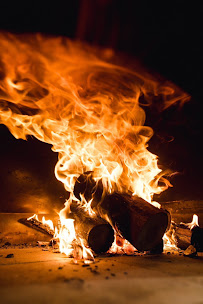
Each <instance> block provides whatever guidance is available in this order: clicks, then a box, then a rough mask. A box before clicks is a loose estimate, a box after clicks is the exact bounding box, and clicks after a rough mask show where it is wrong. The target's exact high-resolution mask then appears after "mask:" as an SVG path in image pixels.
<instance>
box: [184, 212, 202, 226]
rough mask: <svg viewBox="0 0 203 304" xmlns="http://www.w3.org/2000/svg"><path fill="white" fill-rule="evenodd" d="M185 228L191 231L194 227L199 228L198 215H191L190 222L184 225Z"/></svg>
mask: <svg viewBox="0 0 203 304" xmlns="http://www.w3.org/2000/svg"><path fill="white" fill-rule="evenodd" d="M181 224H182V223H181ZM185 226H187V227H188V228H190V230H192V228H194V227H195V226H199V224H198V215H197V214H193V217H192V222H191V223H187V224H185Z"/></svg>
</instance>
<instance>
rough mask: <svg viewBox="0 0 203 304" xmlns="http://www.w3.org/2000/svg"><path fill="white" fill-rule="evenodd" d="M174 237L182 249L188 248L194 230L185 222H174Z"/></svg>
mask: <svg viewBox="0 0 203 304" xmlns="http://www.w3.org/2000/svg"><path fill="white" fill-rule="evenodd" d="M172 229H173V237H174V239H175V242H176V246H177V247H178V248H180V249H183V250H185V249H187V248H188V246H189V245H190V244H191V236H192V231H191V230H190V229H189V228H188V227H187V226H186V225H184V224H176V223H174V222H173V224H172Z"/></svg>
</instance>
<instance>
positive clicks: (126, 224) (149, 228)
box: [93, 193, 170, 251]
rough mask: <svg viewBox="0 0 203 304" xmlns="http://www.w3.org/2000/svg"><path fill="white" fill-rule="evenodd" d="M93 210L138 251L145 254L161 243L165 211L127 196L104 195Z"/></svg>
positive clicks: (135, 197) (168, 219) (165, 217)
mask: <svg viewBox="0 0 203 304" xmlns="http://www.w3.org/2000/svg"><path fill="white" fill-rule="evenodd" d="M93 210H95V211H96V212H97V214H99V215H100V216H101V217H102V218H105V219H108V221H109V222H110V223H111V225H112V226H113V227H114V228H115V230H116V231H117V232H118V233H119V234H120V235H122V236H123V237H124V238H125V239H127V240H128V241H129V242H130V243H131V244H132V245H133V246H134V247H135V248H136V249H138V250H139V251H149V250H151V249H153V248H154V247H156V246H157V245H158V244H159V243H161V240H162V237H163V235H164V233H165V231H166V229H167V227H168V225H169V222H170V215H169V213H168V212H167V211H165V210H163V209H159V208H156V207H154V206H153V205H151V204H149V203H148V202H146V201H145V200H143V199H142V198H140V197H137V196H133V197H132V196H130V195H128V194H121V193H114V194H109V195H106V196H105V197H104V199H103V200H102V201H101V202H100V203H98V204H97V205H95V207H94V208H93Z"/></svg>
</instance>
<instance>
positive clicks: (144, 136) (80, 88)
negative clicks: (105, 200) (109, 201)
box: [0, 33, 188, 254]
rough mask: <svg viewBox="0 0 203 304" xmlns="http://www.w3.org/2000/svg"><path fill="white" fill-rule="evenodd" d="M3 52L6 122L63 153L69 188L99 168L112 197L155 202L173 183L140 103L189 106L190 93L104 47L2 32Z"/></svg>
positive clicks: (61, 165)
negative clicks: (151, 145) (115, 59)
mask: <svg viewBox="0 0 203 304" xmlns="http://www.w3.org/2000/svg"><path fill="white" fill-rule="evenodd" d="M0 52H1V60H0V123H2V124H4V125H6V126H7V127H8V128H9V130H10V132H11V133H12V134H13V135H14V136H15V137H16V138H22V139H26V137H27V136H28V135H31V136H34V137H36V138H37V139H38V140H40V141H42V142H46V143H49V144H51V145H52V150H53V151H55V152H58V162H57V164H56V167H55V175H56V177H57V179H58V180H59V181H61V182H62V183H63V184H64V186H65V189H66V190H67V191H70V192H71V193H72V192H73V187H74V183H75V180H76V178H77V177H78V176H79V175H80V174H81V173H83V172H85V171H94V179H95V180H96V181H97V180H100V179H101V178H102V182H103V185H104V187H105V189H106V190H107V191H109V192H112V191H114V190H118V191H121V192H122V191H125V192H130V193H132V194H136V195H138V196H140V197H142V198H143V199H145V200H147V201H148V202H152V201H151V200H152V197H153V195H154V194H155V193H160V192H162V191H163V190H165V189H166V188H167V187H168V186H169V185H170V184H169V183H168V182H167V180H166V179H164V178H163V177H162V175H163V173H162V171H161V169H160V168H159V167H158V165H157V156H156V155H154V154H152V153H150V152H149V151H148V150H147V142H148V141H149V139H150V138H151V136H152V135H153V131H152V129H151V128H150V127H147V126H144V122H145V112H144V110H143V109H142V108H141V106H140V98H142V100H143V99H144V100H145V102H150V101H151V100H153V96H156V99H157V96H159V99H160V100H162V101H163V104H164V107H168V106H169V105H170V104H173V103H175V102H178V101H180V102H184V101H185V100H186V99H187V98H188V96H187V95H186V94H184V93H182V92H181V93H180V90H178V89H177V91H175V90H174V86H173V85H171V84H169V85H167V84H166V85H165V84H161V83H159V82H158V81H156V80H154V79H153V78H152V77H151V76H149V75H148V76H146V73H138V72H137V71H134V70H133V71H132V70H130V69H129V68H127V67H123V66H120V65H117V64H114V63H112V61H111V62H110V60H109V58H108V54H109V52H106V51H105V50H104V51H102V50H99V51H98V50H95V49H92V48H89V47H88V46H86V45H82V44H80V43H78V42H72V41H70V40H68V39H67V38H61V37H59V38H52V37H49V38H47V37H43V36H42V35H40V34H36V35H29V36H27V37H25V36H21V35H19V36H17V35H12V34H8V33H7V34H6V33H1V34H0ZM159 180H161V181H162V184H161V185H160V183H159ZM86 205H88V202H87V204H86ZM65 208H66V207H65ZM62 213H63V211H61V213H60V219H61V226H62V227H63V229H61V230H60V232H58V233H59V234H61V235H60V238H61V240H62V241H61V244H60V246H61V251H63V252H66V253H67V251H68V253H69V249H70V250H71V248H69V245H67V244H66V242H68V244H70V243H71V242H72V241H73V240H74V239H75V235H74V230H73V229H72V228H73V227H72V226H73V221H72V220H70V219H66V218H65V217H63V216H62ZM64 233H65V235H66V237H65V238H64ZM67 235H68V240H67ZM81 246H82V247H83V245H82V243H81ZM86 254H87V253H86Z"/></svg>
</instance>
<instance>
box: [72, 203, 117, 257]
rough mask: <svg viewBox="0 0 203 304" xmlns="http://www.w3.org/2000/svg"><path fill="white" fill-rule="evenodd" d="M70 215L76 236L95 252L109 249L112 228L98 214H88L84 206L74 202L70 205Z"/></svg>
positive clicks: (112, 232) (112, 235)
mask: <svg viewBox="0 0 203 304" xmlns="http://www.w3.org/2000/svg"><path fill="white" fill-rule="evenodd" d="M70 210H71V213H70V216H71V218H73V219H74V220H75V221H74V227H75V231H76V235H77V237H80V238H82V239H83V242H84V244H85V245H86V246H89V247H90V248H91V249H92V250H93V251H94V252H95V253H104V252H107V251H108V250H109V248H110V247H111V245H112V243H113V241H114V230H113V228H112V227H111V225H110V224H109V223H107V222H106V221H105V220H104V219H102V218H100V217H98V216H96V215H95V216H93V217H91V216H89V214H88V213H87V212H85V210H84V208H83V207H82V206H80V205H79V204H78V203H76V202H72V204H71V206H70Z"/></svg>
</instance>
